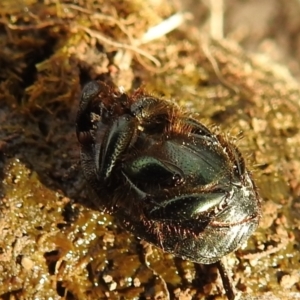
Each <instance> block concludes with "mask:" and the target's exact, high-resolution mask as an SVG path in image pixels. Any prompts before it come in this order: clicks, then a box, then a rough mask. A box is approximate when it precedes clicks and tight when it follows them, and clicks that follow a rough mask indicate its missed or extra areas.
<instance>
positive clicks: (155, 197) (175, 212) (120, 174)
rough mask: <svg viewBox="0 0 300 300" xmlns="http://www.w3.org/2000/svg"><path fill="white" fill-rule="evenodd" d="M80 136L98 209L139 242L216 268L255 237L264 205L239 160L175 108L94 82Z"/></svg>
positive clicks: (83, 105) (86, 95)
mask: <svg viewBox="0 0 300 300" xmlns="http://www.w3.org/2000/svg"><path fill="white" fill-rule="evenodd" d="M76 130H77V138H78V141H79V142H80V144H81V163H82V168H83V172H84V175H85V177H86V179H87V181H88V183H89V184H90V186H91V187H92V189H93V190H94V191H95V192H96V193H97V195H98V199H97V200H96V205H97V206H98V207H99V209H101V210H105V211H107V212H108V213H111V214H114V215H115V216H116V217H117V218H118V220H120V221H121V223H122V224H123V226H124V227H125V228H126V229H127V230H129V231H131V232H132V233H134V234H135V235H137V236H138V237H140V238H142V239H144V240H146V241H148V242H150V243H152V244H154V245H155V246H157V247H160V248H162V249H163V250H164V251H166V252H170V253H173V254H174V255H176V256H179V257H182V258H184V259H188V260H191V261H194V262H198V263H204V264H211V263H214V262H216V261H219V260H220V259H221V258H222V257H223V256H224V255H226V254H228V253H230V252H232V251H234V250H235V249H237V248H238V247H239V246H240V245H241V244H242V243H243V242H245V241H246V240H247V239H248V237H249V236H250V235H251V234H252V232H253V231H254V230H255V229H256V227H257V225H258V221H259V217H260V200H259V196H258V193H257V189H256V187H255V184H254V182H253V181H252V178H251V175H250V173H249V171H248V170H247V169H246V168H245V164H244V160H243V158H242V156H241V154H240V152H239V151H238V149H237V148H236V146H235V145H233V144H232V143H231V142H229V141H227V140H226V139H225V138H223V137H222V136H221V135H217V134H214V133H213V132H211V131H210V130H209V129H208V128H206V127H205V126H204V125H202V124H201V123H200V122H198V121H197V120H194V119H192V118H190V117H189V116H188V115H187V114H186V113H184V112H182V110H181V109H180V108H179V107H178V106H177V105H176V104H174V103H173V102H170V101H166V100H161V99H158V98H155V97H153V96H151V95H148V94H145V93H144V92H143V91H142V90H137V91H136V92H134V93H133V94H132V95H131V96H128V95H127V94H125V93H123V92H121V91H119V90H116V89H113V88H112V87H110V86H109V85H106V84H105V83H103V82H96V81H92V82H90V83H88V84H87V85H86V86H85V87H84V89H83V91H82V96H81V102H80V108H79V112H78V116H77V128H76Z"/></svg>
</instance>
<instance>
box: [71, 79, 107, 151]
mask: <svg viewBox="0 0 300 300" xmlns="http://www.w3.org/2000/svg"><path fill="white" fill-rule="evenodd" d="M106 89H107V86H106V85H105V84H104V83H101V82H97V81H91V82H89V83H88V84H86V85H85V86H84V88H83V90H82V92H81V98H80V103H79V111H78V114H77V118H76V135H77V139H78V141H79V142H80V143H81V144H82V145H87V144H89V143H92V142H93V141H94V136H93V127H94V126H93V125H94V124H93V123H94V121H93V120H92V119H91V112H92V113H94V114H97V115H98V116H99V115H100V114H101V112H100V101H99V99H98V97H97V96H98V95H99V94H100V93H101V92H104V91H105V90H106Z"/></svg>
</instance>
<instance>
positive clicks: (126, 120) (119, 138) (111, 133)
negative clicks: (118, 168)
mask: <svg viewBox="0 0 300 300" xmlns="http://www.w3.org/2000/svg"><path fill="white" fill-rule="evenodd" d="M136 123H137V121H136V120H135V118H133V117H132V116H130V115H122V116H121V117H119V118H117V119H116V120H115V121H114V122H113V123H112V124H111V125H110V126H108V128H107V130H106V131H105V134H104V137H103V140H102V144H101V148H100V149H95V152H96V153H95V158H96V170H97V176H98V178H99V179H100V178H101V179H104V180H107V179H108V178H109V176H110V175H111V172H112V170H113V168H114V166H115V165H116V162H117V161H119V160H120V159H121V157H122V155H123V154H124V151H125V150H128V147H129V146H130V144H131V143H132V142H133V141H134V140H135V137H136V132H137V124H136Z"/></svg>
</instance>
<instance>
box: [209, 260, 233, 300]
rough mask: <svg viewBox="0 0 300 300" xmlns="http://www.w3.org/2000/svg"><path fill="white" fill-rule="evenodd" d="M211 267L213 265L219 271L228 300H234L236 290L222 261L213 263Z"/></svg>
mask: <svg viewBox="0 0 300 300" xmlns="http://www.w3.org/2000/svg"><path fill="white" fill-rule="evenodd" d="M213 265H215V266H216V267H217V268H218V270H219V273H220V275H221V278H222V282H223V286H224V289H225V292H226V296H227V298H228V300H234V299H236V289H235V287H234V285H233V282H232V278H231V276H230V275H229V274H228V271H227V269H226V267H225V265H224V263H223V259H221V260H219V261H217V262H215V263H214V264H213Z"/></svg>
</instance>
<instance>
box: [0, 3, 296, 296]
mask: <svg viewBox="0 0 300 300" xmlns="http://www.w3.org/2000/svg"><path fill="white" fill-rule="evenodd" d="M182 2H183V3H181V2H180V1H174V2H172V3H171V2H166V1H148V2H147V3H145V2H144V1H138V0H131V1H129V0H127V1H117V0H115V1H114V0H110V1H106V0H99V1H92V0H82V1H74V2H73V1H66V0H64V1H51V0H50V1H46V0H45V1H35V0H19V1H17V2H14V1H9V0H2V1H1V5H2V8H1V11H0V44H1V46H0V177H1V181H0V282H1V285H0V299H3V300H6V299H71V300H73V299H168V298H170V299H181V300H185V299H186V300H188V299H207V300H208V299H210V300H212V299H226V298H225V296H224V289H223V285H222V282H221V279H220V276H219V275H218V272H217V270H216V269H215V268H214V267H210V266H204V265H197V264H194V263H192V262H189V261H185V260H182V259H180V258H176V257H173V256H172V255H169V254H167V253H163V252H162V251H161V250H159V249H157V248H155V247H151V246H150V245H149V244H147V243H145V242H143V241H140V240H139V239H138V238H137V237H135V236H132V235H131V234H130V233H127V232H126V231H124V230H123V229H122V227H121V226H119V224H118V220H114V219H113V217H111V216H109V215H107V214H105V213H103V212H101V211H98V210H97V209H96V208H95V207H93V205H92V203H93V201H91V197H94V195H92V194H91V193H90V191H89V189H88V187H87V185H86V183H85V180H84V178H83V174H82V171H81V169H80V164H79V151H80V150H79V145H78V142H77V140H76V135H75V118H76V113H77V108H78V101H79V97H80V91H81V89H82V86H83V85H84V84H85V83H87V82H88V81H90V80H92V79H99V80H104V81H107V82H110V83H113V84H115V85H116V86H123V87H124V89H125V90H127V91H130V90H134V89H136V88H138V87H140V86H143V87H144V88H145V89H146V90H147V91H148V92H150V93H153V94H154V95H156V96H159V97H164V98H167V99H172V100H173V101H176V102H177V103H178V104H179V105H181V106H182V107H183V108H184V109H186V110H189V111H190V112H191V114H192V115H194V116H197V118H199V119H200V120H201V122H203V123H204V124H206V125H207V126H209V127H212V128H216V127H217V128H218V129H217V130H220V131H221V132H223V133H224V134H225V135H227V136H228V138H229V139H232V140H234V141H235V142H236V144H237V145H238V147H239V149H240V150H241V152H242V153H243V156H244V157H245V158H246V162H247V167H248V168H249V169H250V170H251V172H252V174H253V177H254V180H255V182H256V184H257V186H258V188H259V193H260V195H261V198H262V218H261V221H260V225H259V228H258V229H257V230H256V232H255V233H254V234H253V235H252V236H251V237H250V239H249V241H248V243H247V244H246V245H243V246H242V247H241V248H240V249H239V250H237V251H236V252H235V253H232V254H230V255H228V257H226V258H225V261H226V265H227V268H228V270H229V273H231V275H232V278H233V281H234V284H235V286H236V288H237V290H238V291H239V293H240V299H244V300H246V299H247V300H248V299H249V300H250V299H251V300H254V299H300V273H299V270H300V254H299V253H300V251H299V250H300V243H299V241H300V181H299V178H300V152H299V148H300V132H299V129H300V125H299V119H300V105H299V98H300V86H299V83H298V80H299V78H300V68H299V64H298V61H299V56H300V52H299V47H298V45H299V43H300V35H299V28H300V19H299V17H298V16H299V13H300V12H299V11H300V4H299V1H296V0H293V1H284V0H280V1H276V0H268V1H263V2H262V3H263V4H262V3H258V1H253V0H252V1H238V0H230V1H228V2H226V7H225V8H224V32H225V37H226V38H225V39H222V40H218V41H217V40H213V39H210V38H209V37H208V35H207V33H208V25H207V24H208V20H209V16H210V10H209V7H208V6H207V4H203V3H200V2H199V1H187V2H184V1H182ZM16 3H17V4H16ZM182 9H184V10H187V11H189V13H190V15H191V14H192V15H193V16H194V18H193V20H189V21H187V22H186V23H185V24H184V25H182V26H181V27H180V28H178V29H177V30H174V31H173V32H171V33H169V34H168V35H165V36H162V37H160V38H158V39H156V40H153V41H151V42H149V43H145V44H143V43H141V42H140V41H141V39H142V36H143V35H144V33H145V32H146V31H147V30H148V28H150V27H153V26H155V25H157V24H158V23H160V22H162V21H163V20H164V19H166V18H168V17H169V16H171V15H172V14H174V13H176V12H177V11H179V10H182Z"/></svg>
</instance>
